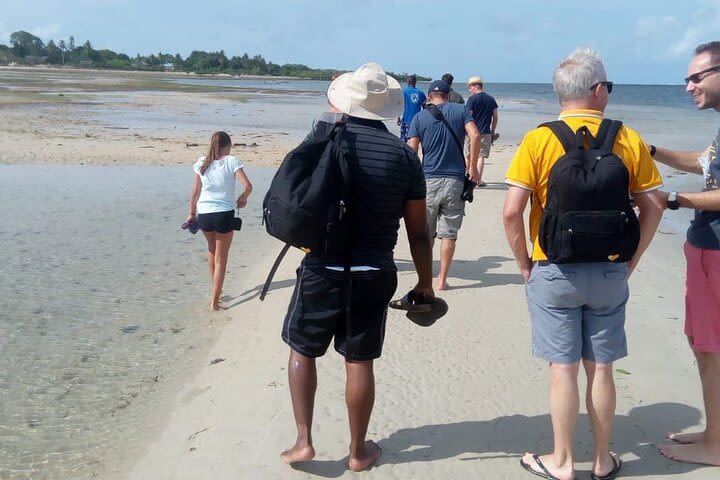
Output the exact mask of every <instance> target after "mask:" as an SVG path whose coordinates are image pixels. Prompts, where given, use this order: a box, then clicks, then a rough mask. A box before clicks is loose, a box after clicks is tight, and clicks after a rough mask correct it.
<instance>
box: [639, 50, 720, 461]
mask: <svg viewBox="0 0 720 480" xmlns="http://www.w3.org/2000/svg"><path fill="white" fill-rule="evenodd" d="M685 85H687V87H686V89H685V90H686V91H687V92H688V93H690V94H691V95H692V97H693V100H694V101H695V105H696V106H697V108H698V109H699V110H705V109H708V108H712V109H714V110H715V111H718V112H720V41H714V42H710V43H705V44H702V45H699V46H698V47H697V48H696V49H695V53H694V56H693V58H692V60H691V61H690V64H689V66H688V76H687V78H685ZM718 144H720V130H719V131H718V133H717V134H716V135H715V138H714V139H713V141H712V143H711V144H710V146H709V147H708V148H706V149H705V151H696V152H676V151H672V150H667V149H665V148H657V149H655V147H653V146H652V145H651V146H650V150H651V152H652V153H653V154H654V157H655V160H657V161H658V162H661V163H664V164H665V165H668V166H670V167H672V168H675V169H678V170H683V171H686V172H690V173H696V174H698V175H704V177H705V188H704V189H703V191H702V192H694V193H678V192H670V193H665V192H664V195H665V197H664V199H665V203H664V205H666V206H667V208H669V209H670V210H677V209H678V208H693V209H695V218H694V220H693V221H692V222H691V223H690V228H688V231H687V241H686V242H685V247H684V250H685V259H686V263H687V272H686V276H685V278H686V280H685V335H687V337H688V341H689V343H690V347H691V348H692V350H693V353H694V354H695V358H696V359H697V366H698V371H699V372H700V383H701V384H702V390H703V399H704V401H705V418H706V425H705V430H703V431H701V432H695V433H670V434H668V436H667V437H668V439H669V440H672V441H673V442H675V443H674V444H670V445H661V446H660V447H659V449H660V452H661V453H662V454H663V455H664V456H666V457H668V458H671V459H673V460H677V461H680V462H689V463H704V464H709V465H715V466H720V160H718Z"/></svg>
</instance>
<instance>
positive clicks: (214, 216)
mask: <svg viewBox="0 0 720 480" xmlns="http://www.w3.org/2000/svg"><path fill="white" fill-rule="evenodd" d="M234 218H235V210H228V211H227V212H213V213H201V214H199V215H198V226H199V227H200V230H202V231H203V232H217V233H228V232H232V230H233V219H234Z"/></svg>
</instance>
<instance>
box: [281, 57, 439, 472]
mask: <svg viewBox="0 0 720 480" xmlns="http://www.w3.org/2000/svg"><path fill="white" fill-rule="evenodd" d="M327 97H328V101H329V103H330V105H331V107H332V109H333V110H334V111H337V112H339V113H343V114H345V115H346V116H347V117H343V120H342V121H343V122H344V123H345V124H346V125H345V132H344V133H343V134H342V136H341V138H340V139H339V145H340V147H341V148H342V149H343V150H345V152H346V153H347V155H346V158H347V159H348V163H349V167H350V178H351V184H352V188H351V194H350V200H349V202H348V212H349V215H350V217H349V218H350V219H351V226H350V229H351V231H352V237H351V239H350V240H349V241H350V245H349V252H350V262H349V263H350V265H351V272H352V273H351V279H350V284H351V288H350V289H349V295H346V294H348V291H346V289H345V284H344V280H345V278H344V274H343V272H342V268H338V267H340V266H341V265H343V264H344V259H338V258H330V257H328V256H324V255H322V254H313V253H310V254H307V255H306V257H305V259H304V260H303V262H302V264H301V265H300V268H298V271H297V283H296V285H295V291H294V293H293V296H292V300H291V302H290V305H289V307H288V313H287V315H286V317H285V321H284V324H283V331H282V338H283V340H284V341H285V342H286V343H287V344H288V345H289V346H290V349H291V350H290V359H289V362H288V378H289V384H290V396H291V399H292V405H293V413H294V415H295V423H296V426H297V439H296V441H295V444H294V445H293V446H292V447H291V448H290V449H288V450H286V451H284V452H283V453H282V455H281V459H282V460H283V461H284V462H286V463H296V462H301V461H307V460H310V459H312V458H314V456H315V449H314V446H313V441H312V417H313V407H314V403H315V390H316V388H317V369H316V366H315V359H316V358H317V357H320V356H322V355H324V354H325V351H326V350H327V348H328V346H329V345H330V342H331V341H332V340H333V337H334V348H335V350H336V351H337V352H338V353H339V354H340V355H342V356H343V357H344V358H345V367H346V375H347V380H346V382H347V383H346V388H345V397H346V398H345V400H346V403H347V407H348V416H349V420H350V422H349V423H350V455H349V459H348V466H349V468H350V469H351V470H354V471H361V470H366V469H368V468H370V467H371V466H372V465H373V464H374V463H375V462H376V461H377V460H378V458H380V454H381V450H380V447H379V446H378V445H377V444H376V443H375V442H372V441H366V439H365V436H366V433H367V428H368V424H369V421H370V414H371V413H372V408H373V404H374V400H375V378H374V372H373V361H374V360H375V359H376V358H379V357H380V355H381V352H382V345H383V340H384V336H385V320H386V316H387V306H388V303H389V301H390V299H391V298H392V295H393V294H394V293H395V288H396V287H397V268H396V266H395V262H394V260H393V250H394V248H395V244H396V243H397V236H398V229H399V227H400V218H404V221H405V229H406V231H407V235H408V240H409V243H410V250H411V254H412V257H413V260H414V262H415V266H416V269H417V272H418V283H417V285H416V286H415V288H414V292H415V293H416V294H417V295H423V296H424V297H426V298H430V299H431V298H433V297H434V293H433V289H432V250H431V246H430V239H429V236H428V233H427V227H426V221H425V180H424V176H423V170H422V165H421V164H420V160H419V159H418V157H417V155H416V154H415V152H414V151H412V150H411V149H410V148H408V147H407V146H406V145H405V144H404V143H403V142H401V141H400V139H399V138H398V137H396V136H395V135H393V134H392V133H390V132H389V131H388V129H387V127H386V126H385V124H383V122H382V120H389V119H395V118H396V117H397V116H398V114H399V113H400V112H401V111H402V109H403V93H402V89H401V87H400V84H399V83H398V82H397V80H395V79H394V78H392V77H391V76H389V75H386V74H385V71H384V70H383V69H382V67H381V66H380V65H378V64H376V63H367V64H364V65H361V66H360V68H358V69H357V70H356V71H354V72H349V73H345V74H343V75H340V76H339V77H337V78H336V79H335V80H334V81H333V82H332V83H331V84H330V87H329V88H328V92H327ZM318 123H319V124H320V125H319V126H316V127H315V128H318V129H323V128H326V127H327V125H324V126H323V125H322V121H321V122H318ZM338 270H340V271H338ZM346 298H349V300H348V302H349V308H350V317H351V321H350V323H349V329H350V332H348V331H347V329H348V326H347V325H346V321H345V320H346V317H345V299H346Z"/></svg>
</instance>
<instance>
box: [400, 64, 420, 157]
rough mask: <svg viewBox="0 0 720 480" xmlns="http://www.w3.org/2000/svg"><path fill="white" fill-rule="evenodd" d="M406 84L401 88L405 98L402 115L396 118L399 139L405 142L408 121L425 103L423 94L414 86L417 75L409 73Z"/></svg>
mask: <svg viewBox="0 0 720 480" xmlns="http://www.w3.org/2000/svg"><path fill="white" fill-rule="evenodd" d="M407 84H408V86H407V87H405V88H403V97H404V99H405V109H404V110H403V114H402V117H398V118H397V124H398V125H400V140H402V141H403V142H405V143H407V141H408V136H407V134H408V129H409V128H410V122H412V119H413V117H415V115H417V114H418V112H419V111H420V110H422V108H423V105H424V104H425V100H427V98H425V94H424V93H423V92H422V90H420V89H419V88H417V87H415V85H416V84H417V77H416V76H415V75H414V74H413V75H409V76H408V78H407Z"/></svg>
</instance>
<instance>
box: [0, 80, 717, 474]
mask: <svg viewBox="0 0 720 480" xmlns="http://www.w3.org/2000/svg"><path fill="white" fill-rule="evenodd" d="M15 72H16V71H15V70H10V69H0V86H2V85H5V87H4V88H3V90H2V94H3V95H2V97H0V98H1V100H0V112H2V115H3V128H2V129H0V143H2V145H3V148H2V149H1V150H0V163H11V164H15V163H32V164H40V165H48V164H61V165H81V164H82V165H89V164H102V165H154V166H157V165H174V166H176V165H188V166H189V165H191V163H192V161H193V160H194V158H195V157H197V156H200V155H203V154H204V148H205V144H206V142H207V139H208V138H209V136H210V134H211V133H212V131H213V130H214V129H215V130H216V129H219V128H225V129H227V130H228V131H229V132H230V133H231V135H232V136H233V140H234V142H235V150H234V152H235V153H236V154H237V155H238V156H240V157H241V158H242V159H243V160H244V161H246V162H247V163H248V164H249V165H252V166H260V167H262V166H266V167H272V166H276V165H277V164H278V163H279V161H280V160H281V159H282V157H283V156H284V154H285V153H287V151H289V149H290V148H292V147H293V146H294V145H295V144H297V142H298V140H299V139H300V138H301V131H302V130H301V129H300V128H299V127H296V126H295V125H296V124H297V125H305V126H306V127H309V126H310V123H311V121H312V118H313V117H314V116H316V115H317V114H318V113H319V112H320V111H322V107H323V103H324V99H323V98H322V97H320V98H317V97H313V96H309V98H310V100H308V103H307V104H303V103H302V102H303V101H305V100H302V101H300V102H301V103H298V104H292V105H291V106H287V105H278V106H276V108H271V107H272V105H274V104H272V103H270V104H268V103H267V102H266V103H263V104H262V105H263V106H260V107H259V106H258V103H257V102H255V103H253V101H252V99H253V98H257V97H258V96H262V95H268V94H267V93H263V92H257V91H255V92H238V93H237V96H236V97H232V98H228V96H227V94H226V93H225V94H224V95H222V96H220V95H218V91H216V90H214V89H198V90H196V91H192V92H190V91H160V92H159V91H157V90H153V91H147V90H144V89H142V88H138V89H134V90H132V89H125V90H123V91H122V92H121V93H118V91H117V89H114V88H109V87H107V84H108V83H111V84H112V83H113V82H115V83H121V82H123V81H125V80H124V79H128V80H127V81H128V82H130V83H133V82H135V83H137V82H138V78H139V77H137V76H134V74H128V73H97V79H96V80H95V81H94V83H93V85H98V87H97V88H87V85H86V86H85V87H83V86H82V85H81V86H78V85H76V84H74V83H72V81H70V80H67V78H61V79H60V80H58V79H57V78H50V77H51V76H52V75H54V72H50V73H48V72H43V73H42V74H38V77H37V78H36V80H37V81H32V82H24V83H22V84H20V83H19V82H17V81H11V80H8V76H13V75H15ZM61 73H62V72H61ZM51 74H52V75H51ZM61 76H62V75H61ZM143 78H144V77H143ZM153 78H154V77H153ZM150 80H152V79H149V80H147V81H148V82H149V81H150ZM152 81H153V82H154V81H155V80H152ZM63 82H65V83H64V84H63ZM7 85H10V87H8V86H7ZM63 85H64V86H63ZM101 85H105V86H104V87H101ZM148 88H150V87H148ZM223 92H225V91H224V90H223ZM60 94H62V96H60ZM270 96H272V94H270ZM69 97H70V98H69ZM248 100H250V101H248ZM267 105H270V106H271V107H268V106H267ZM308 105H311V108H309V107H308ZM113 112H114V114H113ZM128 112H130V113H128ZM132 112H136V113H135V114H133V113H132ZM233 115H234V116H233ZM286 115H295V116H296V117H297V118H296V117H293V118H294V120H293V121H294V122H296V123H293V124H291V125H288V122H287V121H283V117H284V116H286ZM153 116H156V117H155V118H156V120H155V121H153V122H149V121H147V118H148V117H153ZM214 117H215V118H217V119H219V121H218V122H217V123H213V122H212V120H213V118H214ZM172 118H176V119H177V121H172V120H170V119H172ZM253 119H255V120H253ZM502 121H506V122H507V121H512V120H511V117H510V118H507V117H506V118H503V117H501V122H502ZM213 125H215V126H213ZM265 125H269V126H265ZM273 125H274V126H273ZM501 126H502V123H501ZM508 130H512V128H510V127H508ZM501 131H503V130H502V128H501ZM708 138H709V137H708ZM519 140H520V139H519V138H515V137H501V142H500V143H499V144H498V145H496V146H495V147H493V151H492V153H491V158H490V161H489V162H488V164H487V166H486V168H485V174H484V179H485V180H486V182H487V183H488V186H487V187H486V188H484V189H478V190H476V192H475V200H474V202H473V203H472V204H469V205H468V208H467V212H466V217H465V220H464V224H463V228H462V230H461V232H460V238H459V240H458V243H457V250H456V254H455V260H454V262H453V265H452V267H451V270H450V278H449V284H450V287H451V288H450V289H449V290H448V291H446V292H443V293H442V294H441V296H442V297H443V298H444V299H445V300H446V301H447V302H448V304H449V307H450V311H449V313H448V315H446V316H445V317H444V318H442V319H441V320H439V321H438V322H437V323H436V324H435V325H433V326H431V327H428V328H422V327H419V326H417V325H415V324H413V323H412V322H410V321H409V320H408V319H406V318H405V316H404V315H403V314H402V313H400V312H397V311H392V310H391V311H390V313H389V317H388V324H387V333H386V341H385V347H384V352H383V356H382V358H380V359H379V360H378V361H377V362H376V363H375V375H376V382H377V391H376V402H375V408H374V411H373V416H372V418H371V422H370V428H369V432H368V438H369V439H373V440H375V441H378V442H379V444H380V446H381V447H382V448H383V455H382V457H381V459H380V461H379V462H378V464H377V465H376V466H375V467H374V468H372V469H371V470H370V471H368V472H365V473H362V474H355V473H352V472H350V471H349V470H348V469H347V466H346V462H347V454H348V451H347V442H348V426H347V416H346V408H345V403H344V379H345V370H344V366H343V360H342V358H341V357H339V356H338V355H337V354H336V353H335V352H334V351H330V352H328V354H327V355H326V356H325V357H323V358H322V359H320V360H319V361H318V391H317V397H316V406H315V428H314V430H313V434H314V442H315V448H316V451H317V456H316V458H315V459H314V460H313V461H310V462H305V463H303V464H298V465H296V466H294V467H290V466H288V465H286V464H283V463H281V462H280V458H279V457H280V453H281V451H283V450H284V449H285V448H287V447H289V446H291V445H292V444H293V442H294V439H295V426H294V420H293V414H292V408H291V404H290V394H289V391H288V385H287V383H288V382H287V357H288V353H289V350H288V347H287V346H286V345H285V344H284V343H283V342H282V340H281V339H280V328H281V325H282V320H283V317H284V315H285V311H286V308H287V305H288V302H289V298H290V294H291V292H292V287H293V285H294V281H295V267H296V266H297V265H298V264H299V262H300V260H301V253H300V252H296V251H294V252H292V253H291V254H289V255H288V256H287V257H286V259H285V260H284V262H283V263H282V265H281V267H280V270H279V271H278V273H277V274H276V276H275V280H274V282H273V286H272V289H271V291H270V294H269V295H268V297H267V298H266V300H265V301H264V302H260V301H259V299H258V295H259V291H260V289H261V287H262V284H263V282H264V280H265V277H266V275H267V272H268V270H269V268H270V265H271V264H272V262H273V261H274V259H275V255H276V253H277V251H279V250H280V248H281V244H280V243H279V242H278V241H276V240H274V239H272V238H270V237H265V238H264V239H263V240H262V241H261V242H260V244H258V245H256V246H254V248H256V251H257V254H256V255H255V258H254V261H253V263H252V264H250V265H246V266H245V267H246V268H245V270H244V271H243V272H244V273H243V274H242V275H238V276H237V277H235V278H234V279H233V281H232V282H231V283H230V284H227V285H226V287H225V292H226V294H227V295H228V296H229V301H227V302H226V306H227V309H226V310H224V311H223V312H222V314H221V315H222V317H221V319H220V320H218V322H217V324H216V327H217V328H219V329H221V331H219V332H218V334H217V341H216V342H215V343H214V344H213V345H212V346H210V347H209V348H208V350H207V352H206V353H205V354H203V355H201V356H200V357H199V359H198V361H197V362H198V363H197V365H196V368H195V369H194V374H193V375H192V376H191V377H189V378H185V379H183V381H182V382H181V386H179V387H178V388H176V389H175V390H176V391H175V392H174V393H173V394H172V396H171V397H170V398H168V399H167V401H166V402H165V405H166V409H165V410H164V411H163V412H162V413H159V414H158V416H157V417H156V418H155V419H154V420H155V421H154V422H153V423H154V424H156V425H158V426H157V427H154V428H152V429H151V430H150V431H149V433H148V434H147V435H138V438H140V439H141V440H142V441H138V442H134V443H132V444H130V445H121V446H118V448H117V451H118V452H119V453H120V454H121V456H122V459H121V460H120V461H119V462H113V463H104V464H99V465H97V469H96V470H95V471H93V477H95V476H97V478H109V479H113V480H120V479H123V480H124V479H133V480H134V479H138V480H145V479H153V480H164V479H167V480H170V479H173V480H183V479H198V478H200V479H203V478H215V479H308V478H367V479H410V478H413V479H440V478H442V479H465V478H483V479H484V478H488V479H490V478H492V479H523V478H531V476H530V475H529V474H528V473H527V472H525V471H524V470H522V468H521V467H520V465H519V459H520V457H521V456H522V455H523V454H524V453H525V452H526V451H531V452H538V453H545V452H547V451H548V450H549V449H550V448H551V447H552V431H551V427H550V418H549V415H548V408H549V407H548V398H547V389H548V380H547V377H548V372H547V365H545V364H544V363H543V362H540V361H537V360H536V359H534V358H533V357H532V356H531V353H530V325H529V318H528V312H527V307H526V303H525V294H524V286H523V281H522V277H521V275H520V274H519V272H518V269H517V267H516V264H515V261H514V259H513V257H512V254H511V251H510V249H509V247H508V245H507V242H506V239H505V235H504V231H503V227H502V218H501V211H502V204H503V201H504V196H505V190H506V187H505V184H504V182H503V179H504V174H505V171H506V168H507V165H508V163H509V161H510V158H511V157H512V154H513V153H514V149H515V146H516V145H517V143H518V142H519ZM658 143H659V142H658ZM243 144H244V145H243ZM263 194H264V192H262V191H257V192H255V193H254V195H255V196H257V197H258V198H261V197H262V196H263ZM673 215H677V213H674V212H666V216H667V217H668V220H672V219H673V217H672V216H673ZM683 242H684V236H683V235H682V233H678V232H677V231H676V230H672V229H670V228H667V224H664V225H661V228H660V230H659V231H658V233H657V234H656V236H655V238H654V240H653V242H652V244H651V245H650V247H649V249H648V251H647V252H646V254H645V256H644V257H643V259H642V261H641V262H640V264H639V266H638V268H637V270H636V271H635V273H634V274H633V276H632V277H631V279H630V289H631V297H630V302H629V304H628V311H627V326H626V329H627V334H628V342H629V350H630V355H629V356H628V357H627V358H625V359H623V360H621V361H619V362H617V363H616V368H617V369H620V370H622V372H618V373H616V382H617V389H618V406H617V417H616V426H615V433H614V435H613V445H612V449H613V451H615V452H617V453H618V454H619V455H620V456H621V458H622V459H623V461H624V467H623V470H622V474H621V475H622V477H627V478H630V477H633V478H638V479H662V478H681V479H711V478H713V479H714V478H717V475H718V472H717V469H713V468H711V467H704V466H700V465H688V464H681V463H677V462H673V461H670V460H668V459H666V458H664V457H663V456H661V455H660V454H659V453H658V452H657V449H656V447H655V446H656V445H658V444H661V443H664V436H665V433H666V432H671V431H691V430H695V429H697V428H698V427H699V426H700V425H703V424H704V419H703V418H702V415H703V414H702V411H703V407H702V395H701V390H700V384H699V379H698V374H697V370H696V366H695V364H694V358H693V356H692V353H691V351H690V349H689V347H688V346H687V342H686V339H685V337H684V335H683V322H684V274H685V265H684V258H683V255H682V245H683ZM231 253H232V252H231ZM437 255H438V246H436V247H435V258H437ZM395 257H396V263H397V265H398V268H399V270H400V271H399V287H398V296H399V295H400V294H402V293H404V292H405V291H407V290H408V289H410V288H411V287H412V285H414V282H415V280H416V276H415V274H414V271H413V264H412V261H411V258H410V253H409V250H408V245H407V240H406V239H405V236H404V232H401V234H400V239H399V242H398V246H397V249H396V255H395ZM230 263H231V265H230V266H229V268H236V267H237V265H233V258H232V256H231V259H230ZM437 268H438V262H437V260H436V261H435V272H436V273H437ZM202 300H203V301H204V299H202ZM580 378H581V391H582V389H583V387H582V383H583V382H584V378H583V375H582V374H581V376H580ZM591 440H592V436H591V433H590V431H589V422H588V420H587V415H586V412H585V409H584V406H582V407H581V415H580V421H579V424H578V427H577V434H576V442H577V443H576V454H577V458H578V461H579V462H580V463H579V464H578V465H577V468H578V478H579V479H589V478H590V474H589V472H590V468H591V465H590V456H591V453H592V442H591Z"/></svg>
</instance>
